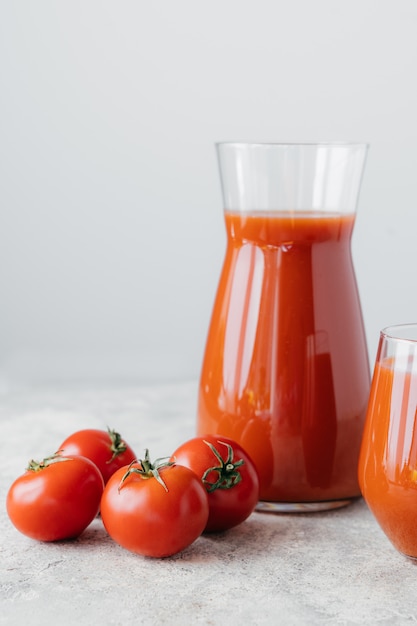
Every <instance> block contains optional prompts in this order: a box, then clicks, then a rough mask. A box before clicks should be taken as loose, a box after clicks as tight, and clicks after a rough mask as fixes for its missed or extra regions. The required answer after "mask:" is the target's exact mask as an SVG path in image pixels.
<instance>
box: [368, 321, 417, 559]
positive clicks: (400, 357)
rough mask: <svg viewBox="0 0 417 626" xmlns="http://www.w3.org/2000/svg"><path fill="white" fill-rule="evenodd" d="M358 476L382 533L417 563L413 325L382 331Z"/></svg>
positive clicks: (416, 336)
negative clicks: (415, 559)
mask: <svg viewBox="0 0 417 626" xmlns="http://www.w3.org/2000/svg"><path fill="white" fill-rule="evenodd" d="M358 473H359V481H360V486H361V491H362V494H363V496H364V498H365V500H366V502H367V504H368V506H369V508H370V509H371V511H372V513H373V514H374V516H375V518H376V520H377V521H378V523H379V525H380V526H381V528H382V530H383V531H384V532H385V534H386V535H387V537H388V538H389V539H390V541H391V542H392V544H393V545H394V546H395V547H396V548H397V550H399V551H400V552H401V553H403V554H405V555H407V556H409V557H412V558H417V525H416V519H417V324H406V325H402V326H393V327H390V328H386V329H384V330H383V331H382V332H381V336H380V342H379V347H378V353H377V358H376V363H375V369H374V375H373V379H372V387H371V393H370V398H369V406H368V411H367V418H366V425H365V430H364V435H363V443H362V448H361V453H360V461H359V472H358Z"/></svg>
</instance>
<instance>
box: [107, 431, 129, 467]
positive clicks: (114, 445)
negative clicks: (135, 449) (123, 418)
mask: <svg viewBox="0 0 417 626" xmlns="http://www.w3.org/2000/svg"><path fill="white" fill-rule="evenodd" d="M107 432H108V433H109V437H110V442H111V445H110V452H112V457H111V459H109V460H108V461H106V463H111V462H112V461H114V459H115V458H116V457H117V456H119V454H122V453H123V452H126V449H127V446H126V443H125V442H124V441H123V439H122V437H121V435H120V434H119V433H117V432H116V431H115V430H112V429H111V428H109V427H107Z"/></svg>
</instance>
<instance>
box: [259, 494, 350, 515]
mask: <svg viewBox="0 0 417 626" xmlns="http://www.w3.org/2000/svg"><path fill="white" fill-rule="evenodd" d="M354 500H357V498H347V499H344V500H327V501H324V502H265V501H259V502H258V504H257V505H256V508H255V510H256V511H258V512H260V513H317V512H320V511H331V510H334V509H341V508H342V507H344V506H347V505H348V504H350V503H351V502H354Z"/></svg>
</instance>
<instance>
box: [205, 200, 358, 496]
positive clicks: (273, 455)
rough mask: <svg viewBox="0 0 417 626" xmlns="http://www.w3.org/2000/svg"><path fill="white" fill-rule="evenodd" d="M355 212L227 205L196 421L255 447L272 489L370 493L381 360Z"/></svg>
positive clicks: (271, 492) (265, 488) (265, 490)
mask: <svg viewBox="0 0 417 626" xmlns="http://www.w3.org/2000/svg"><path fill="white" fill-rule="evenodd" d="M354 220H355V215H354V214H347V215H346V214H340V213H337V214H332V213H328V212H316V211H314V212H313V211H308V212H307V211H306V212H305V213H301V212H298V211H297V212H291V211H288V212H282V213H281V212H280V213H277V212H264V213H263V212H252V213H244V212H232V211H225V224H226V233H227V249H226V256H225V260H224V264H223V269H222V273H221V277H220V282H219V286H218V291H217V296H216V299H215V303H214V308H213V313H212V319H211V324H210V328H209V333H208V338H207V344H206V351H205V357H204V360H203V366H202V372H201V379H200V387H199V400H198V426H197V430H198V433H199V434H200V435H203V434H204V433H215V434H221V435H224V436H227V437H230V438H231V439H234V440H236V441H238V442H239V443H240V444H241V445H242V447H243V448H245V450H246V451H247V452H248V453H249V454H250V456H251V457H252V459H253V460H254V461H255V463H256V465H257V468H258V472H259V476H260V483H261V494H260V497H261V500H264V501H270V502H315V501H332V500H339V499H344V498H352V497H356V496H359V495H360V491H359V486H358V482H357V461H358V456H359V449H360V442H361V436H362V430H363V421H364V417H365V411H366V406H367V400H368V393H369V384H370V372H369V363H368V356H367V350H366V342H365V335H364V329H363V321H362V313H361V308H360V302H359V297H358V291H357V285H356V279H355V275H354V270H353V265H352V258H351V251H350V242H351V235H352V230H353V226H354Z"/></svg>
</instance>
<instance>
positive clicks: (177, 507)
mask: <svg viewBox="0 0 417 626" xmlns="http://www.w3.org/2000/svg"><path fill="white" fill-rule="evenodd" d="M101 518H102V520H103V524H104V526H105V528H106V530H107V532H108V533H109V535H110V536H111V537H112V539H114V541H116V542H117V543H118V544H119V545H121V546H123V547H124V548H126V549H128V550H131V551H132V552H136V553H137V554H141V555H143V556H150V557H166V556H171V555H172V554H176V553H177V552H180V551H181V550H183V549H184V548H186V547H187V546H189V545H190V544H191V543H193V541H195V540H196V539H197V537H199V536H200V535H201V533H202V532H203V530H204V528H205V526H206V523H207V519H208V501H207V493H206V490H205V489H204V486H203V485H202V483H201V481H200V480H199V478H198V477H197V476H196V475H195V474H194V472H192V471H191V470H189V469H188V468H186V467H183V466H181V465H174V464H163V463H160V462H158V461H157V462H155V464H154V465H152V464H151V463H150V462H149V456H148V451H146V456H145V459H144V460H141V461H139V462H137V463H134V464H132V465H131V466H130V467H125V468H121V469H120V470H118V471H117V472H116V473H115V474H113V476H112V477H111V478H110V480H109V482H108V483H107V485H106V487H105V489H104V492H103V496H102V499H101Z"/></svg>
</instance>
